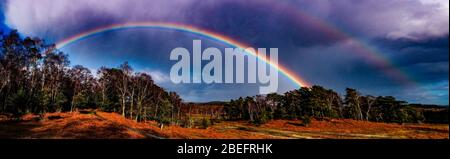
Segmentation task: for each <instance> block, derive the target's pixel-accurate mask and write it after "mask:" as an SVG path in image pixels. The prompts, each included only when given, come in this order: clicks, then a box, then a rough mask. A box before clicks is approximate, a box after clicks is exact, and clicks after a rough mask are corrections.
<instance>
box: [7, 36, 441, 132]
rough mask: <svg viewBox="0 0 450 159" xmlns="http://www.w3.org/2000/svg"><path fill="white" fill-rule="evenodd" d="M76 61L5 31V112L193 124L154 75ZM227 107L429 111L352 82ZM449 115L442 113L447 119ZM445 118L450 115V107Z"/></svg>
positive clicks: (275, 115)
mask: <svg viewBox="0 0 450 159" xmlns="http://www.w3.org/2000/svg"><path fill="white" fill-rule="evenodd" d="M69 64H70V61H69V60H68V56H67V55H66V54H64V53H63V52H61V51H60V50H58V49H57V48H55V45H53V44H46V43H45V41H44V40H42V39H39V38H29V37H26V38H22V37H21V36H20V35H19V34H18V32H17V31H11V32H10V33H7V34H3V33H0V113H9V114H12V115H15V116H20V115H23V114H27V113H35V114H45V113H47V112H61V111H68V112H72V111H76V110H77V109H89V108H90V109H101V110H103V111H108V112H117V113H119V114H121V115H122V116H124V117H126V118H129V119H133V120H136V121H142V120H156V121H158V122H159V123H161V126H163V125H164V124H179V125H183V123H184V125H188V127H190V125H192V122H193V121H192V119H191V118H190V115H186V111H182V107H183V106H185V105H187V104H184V103H183V102H182V99H181V98H180V96H179V95H178V94H177V93H175V92H167V91H165V90H164V89H163V88H161V87H159V86H157V85H156V84H155V83H154V81H153V80H152V77H151V76H150V75H149V74H146V73H141V72H134V71H133V69H132V67H131V66H130V65H129V64H128V63H127V62H124V63H123V64H121V65H120V66H118V67H116V68H108V67H101V68H100V69H98V70H97V72H96V76H95V77H94V75H93V74H92V72H91V70H90V69H88V68H85V67H83V66H81V65H75V66H73V67H70V66H69ZM220 110H221V111H222V114H223V115H222V116H223V117H222V118H224V119H226V120H248V121H250V122H252V123H255V124H262V123H264V122H267V121H269V120H273V119H300V120H303V121H305V123H309V121H310V120H311V118H316V119H330V118H349V119H355V120H365V121H377V122H397V123H405V122H422V121H424V115H423V113H422V111H417V109H414V108H413V107H411V106H410V105H408V104H407V103H406V102H404V101H398V100H396V99H395V98H394V97H390V96H379V97H374V96H370V95H366V96H364V95H361V94H360V93H359V92H358V91H357V90H355V89H351V88H347V89H346V94H345V96H343V97H341V96H340V95H339V94H338V93H336V92H335V91H333V90H331V89H326V88H323V87H321V86H312V87H310V88H307V87H302V88H300V89H297V90H293V91H289V92H286V93H284V94H277V93H272V94H268V95H265V96H263V95H257V96H254V97H245V98H242V97H241V98H239V99H236V100H231V101H229V102H225V104H224V107H223V109H220ZM189 114H190V109H189ZM432 115H434V114H432ZM434 116H436V115H434ZM441 116H442V115H440V116H437V117H434V118H436V119H435V120H440V119H441V118H442V117H441ZM444 116H445V115H444ZM445 117H447V118H446V120H447V121H448V109H447V116H445ZM186 123H187V124H186Z"/></svg>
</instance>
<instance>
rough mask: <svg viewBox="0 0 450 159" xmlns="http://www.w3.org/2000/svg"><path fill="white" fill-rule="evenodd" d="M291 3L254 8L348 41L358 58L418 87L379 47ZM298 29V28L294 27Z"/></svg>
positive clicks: (267, 4) (279, 2) (261, 3)
mask: <svg viewBox="0 0 450 159" xmlns="http://www.w3.org/2000/svg"><path fill="white" fill-rule="evenodd" d="M291 3H293V2H290V1H258V3H257V4H260V6H256V5H255V6H254V7H268V8H271V9H273V10H275V11H277V12H281V13H287V14H288V15H289V16H290V17H292V19H293V21H294V22H296V23H298V24H296V25H298V26H297V27H301V26H302V25H303V23H305V21H307V22H308V23H310V24H311V25H313V26H314V27H315V28H316V29H318V30H320V31H322V32H324V33H326V35H327V36H330V37H333V38H339V39H346V40H347V42H348V43H350V44H351V46H352V49H353V51H351V52H350V53H354V54H356V55H357V56H360V57H362V58H363V59H364V60H367V61H368V62H370V63H372V64H373V65H375V66H376V67H377V68H378V69H380V70H381V71H383V72H384V73H385V74H386V75H388V76H389V77H392V78H394V79H395V80H396V81H398V82H400V84H402V85H405V86H417V82H416V81H415V80H414V78H413V76H412V75H410V74H409V73H408V72H406V71H404V70H402V69H401V68H400V67H398V66H396V65H395V62H393V61H392V60H391V59H389V58H387V57H386V56H385V55H383V53H382V52H380V50H378V49H377V47H374V46H371V45H369V44H368V43H366V42H364V41H361V40H359V39H358V38H356V37H354V36H352V34H350V33H347V32H345V31H344V30H343V29H340V28H338V27H336V26H335V25H333V23H330V22H327V21H324V20H323V19H321V18H319V17H317V16H315V15H312V14H309V13H308V12H306V11H304V10H303V9H302V8H301V7H296V6H298V5H297V4H291ZM293 27H296V26H293Z"/></svg>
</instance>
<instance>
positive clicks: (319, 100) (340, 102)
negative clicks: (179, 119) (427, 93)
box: [224, 86, 424, 124]
mask: <svg viewBox="0 0 450 159" xmlns="http://www.w3.org/2000/svg"><path fill="white" fill-rule="evenodd" d="M224 111H225V118H226V119H228V120H248V121H250V122H252V123H255V124H262V123H265V122H267V121H269V120H273V119H299V120H303V121H304V123H305V124H309V122H310V121H311V118H315V119H319V120H323V119H332V118H347V119H354V120H364V121H375V122H395V123H416V122H422V121H424V116H423V114H422V112H420V111H417V110H416V109H414V108H412V107H411V106H409V105H408V104H407V103H406V102H404V101H399V100H396V99H395V98H394V97H391V96H379V97H374V96H370V95H367V96H364V95H361V93H359V92H358V91H357V90H355V89H352V88H347V89H346V94H345V96H344V97H343V98H342V97H341V96H340V95H339V94H338V93H336V92H335V91H333V90H331V89H325V88H323V87H321V86H312V87H310V88H309V87H302V88H300V89H297V90H293V91H289V92H286V93H284V94H277V93H272V94H268V95H266V96H262V95H257V96H254V97H246V98H242V97H241V98H239V99H236V100H231V101H230V102H229V103H227V104H226V105H225V107H224Z"/></svg>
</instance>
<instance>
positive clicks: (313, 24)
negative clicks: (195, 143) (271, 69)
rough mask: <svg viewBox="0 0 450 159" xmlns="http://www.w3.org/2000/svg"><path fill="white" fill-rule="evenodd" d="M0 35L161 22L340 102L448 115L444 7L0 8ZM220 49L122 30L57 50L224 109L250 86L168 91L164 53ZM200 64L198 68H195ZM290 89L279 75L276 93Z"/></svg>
mask: <svg viewBox="0 0 450 159" xmlns="http://www.w3.org/2000/svg"><path fill="white" fill-rule="evenodd" d="M0 12H1V13H0V29H1V30H3V31H4V32H7V31H8V30H10V29H17V30H18V31H19V33H20V34H21V35H22V36H24V37H25V36H31V37H41V38H44V39H45V40H46V42H49V43H57V42H58V41H61V40H63V39H65V38H68V37H71V36H73V35H76V34H79V33H81V32H85V31H88V30H92V29H96V28H99V27H103V26H107V25H112V24H123V23H129V22H168V23H179V24H186V25H191V26H195V27H198V28H203V29H206V30H210V31H213V32H215V33H219V34H221V35H224V36H227V37H230V38H232V39H234V40H236V41H239V42H242V43H246V44H248V45H250V46H252V47H255V48H278V49H279V64H280V65H282V66H283V67H286V68H288V69H289V70H291V71H292V72H294V74H296V75H297V76H300V77H301V78H302V79H304V80H305V81H307V82H308V83H310V84H314V85H321V86H324V87H326V88H330V89H333V90H335V91H337V92H338V93H340V94H341V95H343V94H344V90H345V88H347V87H351V88H356V89H357V90H359V91H360V92H361V94H363V95H367V94H370V95H375V96H378V95H383V96H394V97H396V98H398V99H400V100H405V101H408V102H410V103H425V104H443V105H448V102H449V94H448V91H449V87H448V83H449V82H448V79H449V76H448V73H449V72H448V71H449V63H448V62H449V56H448V55H449V44H448V39H449V34H448V33H449V2H448V0H339V1H335V0H315V1H310V0H247V1H241V0H214V1H202V0H152V1H149V0H148V1H147V0H109V1H108V2H107V3H105V1H100V0H98V1H92V0H77V1H72V0H39V1H36V0H0ZM195 39H199V40H202V47H203V49H205V48H207V47H216V48H219V49H220V50H222V51H223V49H224V48H225V47H226V45H224V44H221V43H219V42H217V41H212V40H210V39H205V38H204V37H200V36H196V35H193V34H189V33H186V32H178V31H174V30H160V29H143V28H140V29H124V30H117V31H111V32H106V33H103V34H99V35H96V36H93V37H89V38H86V39H83V40H80V41H77V42H75V43H72V44H70V45H69V46H67V47H64V48H61V50H62V51H64V52H65V53H66V54H68V55H69V59H70V60H71V65H76V64H81V65H84V66H86V67H88V68H90V69H93V70H94V69H97V68H99V67H100V66H108V67H117V66H119V65H120V64H121V63H123V62H124V61H128V62H129V63H130V64H131V65H132V66H133V68H134V70H135V71H140V72H147V73H149V74H151V75H152V77H153V79H154V80H155V81H156V82H157V83H158V84H159V85H161V86H162V87H164V88H165V89H167V90H169V91H175V92H177V93H179V94H180V95H181V97H182V98H183V99H184V100H185V101H196V102H205V101H217V100H229V99H232V98H237V97H240V96H253V95H255V94H257V93H258V87H259V85H257V84H174V83H172V82H171V81H170V78H169V71H170V68H171V67H172V65H173V64H174V63H175V61H170V60H169V55H170V52H171V50H172V49H174V48H176V47H185V48H187V49H188V50H191V49H192V40H195ZM204 63H205V62H204ZM297 88H298V85H296V84H295V83H293V82H292V81H290V80H289V79H288V78H287V77H286V76H283V75H282V74H280V75H279V89H278V92H279V93H283V92H286V91H289V90H293V89H297Z"/></svg>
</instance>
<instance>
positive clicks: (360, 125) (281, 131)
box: [0, 111, 449, 139]
mask: <svg viewBox="0 0 450 159" xmlns="http://www.w3.org/2000/svg"><path fill="white" fill-rule="evenodd" d="M0 138H25V139H27V138H44V139H48V138H51V139H54V138H56V139H59V138H69V139H79V138H95V139H98V138H100V139H104V138H106V139H110V138H112V139H116V138H132V139H133V138H138V139H139V138H151V139H165V138H187V139H199V138H200V139H202V138H208V139H216V138H219V139H242V138H245V139H248V138H250V139H279V138H282V139H290V138H300V139H309V138H311V139H323V138H325V139H326V138H333V139H335V138H337V139H354V138H356V139H372V138H375V139H385V138H388V139H448V138H449V125H448V124H387V123H375V122H364V121H355V120H348V119H332V120H327V121H318V120H312V122H311V124H310V125H309V126H307V127H305V126H303V124H302V123H301V122H300V121H296V120H290V121H288V120H275V121H270V122H268V123H266V124H263V125H260V126H254V125H251V124H248V123H247V122H245V121H224V122H220V123H215V124H214V125H212V126H210V127H208V128H206V129H198V128H182V127H179V126H165V127H164V128H163V129H162V130H161V128H160V127H159V126H158V124H157V123H156V122H154V121H147V122H135V121H134V120H129V119H125V118H123V117H122V116H121V115H119V114H117V113H107V112H101V111H81V112H72V113H48V114H45V115H44V116H38V115H24V116H22V117H21V118H17V119H14V120H11V119H6V118H4V117H3V118H1V117H0Z"/></svg>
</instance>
